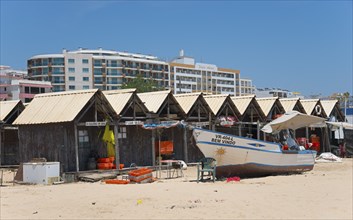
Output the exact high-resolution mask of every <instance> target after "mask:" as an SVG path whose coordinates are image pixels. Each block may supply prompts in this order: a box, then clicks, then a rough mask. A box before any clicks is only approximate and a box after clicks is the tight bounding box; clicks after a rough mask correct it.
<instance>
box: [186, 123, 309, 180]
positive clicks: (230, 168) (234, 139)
mask: <svg viewBox="0 0 353 220" xmlns="http://www.w3.org/2000/svg"><path fill="white" fill-rule="evenodd" d="M193 133H194V138H195V141H196V145H197V146H198V148H199V149H200V150H201V152H202V153H203V154H204V156H205V157H213V158H215V159H216V160H217V168H216V176H217V178H222V177H232V176H240V177H256V176H268V175H279V174H287V173H300V172H304V171H309V170H312V169H313V167H314V163H315V156H316V151H312V150H304V151H288V150H287V151H282V149H281V146H280V145H279V144H278V143H272V142H266V141H260V140H255V139H250V138H244V137H238V136H233V135H229V134H225V133H220V132H213V131H210V130H204V129H197V128H196V129H194V132H193Z"/></svg>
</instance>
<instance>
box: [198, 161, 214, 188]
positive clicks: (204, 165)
mask: <svg viewBox="0 0 353 220" xmlns="http://www.w3.org/2000/svg"><path fill="white" fill-rule="evenodd" d="M216 166H217V161H216V159H214V158H212V157H205V158H202V159H201V160H200V164H198V165H197V182H199V181H200V174H201V181H203V177H204V173H205V172H207V175H208V176H211V177H212V178H213V182H214V181H215V179H216Z"/></svg>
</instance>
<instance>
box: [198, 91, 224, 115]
mask: <svg viewBox="0 0 353 220" xmlns="http://www.w3.org/2000/svg"><path fill="white" fill-rule="evenodd" d="M228 96H229V95H228V94H227V95H224V94H221V95H208V96H204V98H205V100H206V102H207V104H208V105H209V106H210V108H211V110H212V112H213V113H214V114H215V115H216V114H217V113H218V111H219V110H220V109H221V107H222V105H223V103H224V102H225V100H226V99H227V97H228Z"/></svg>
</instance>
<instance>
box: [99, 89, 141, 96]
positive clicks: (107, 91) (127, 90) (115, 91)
mask: <svg viewBox="0 0 353 220" xmlns="http://www.w3.org/2000/svg"><path fill="white" fill-rule="evenodd" d="M133 92H136V89H117V90H106V91H103V94H104V95H113V94H121V93H133Z"/></svg>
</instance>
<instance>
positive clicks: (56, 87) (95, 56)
mask: <svg viewBox="0 0 353 220" xmlns="http://www.w3.org/2000/svg"><path fill="white" fill-rule="evenodd" d="M27 66H28V75H29V76H30V77H31V78H32V79H36V80H48V81H51V82H52V85H53V91H67V90H79V89H92V88H99V89H102V90H114V89H119V88H120V87H121V86H122V85H123V84H124V83H127V82H128V81H130V80H131V79H133V78H135V77H136V76H137V75H141V76H142V77H143V78H145V79H154V80H156V81H157V83H158V86H160V87H164V88H169V87H170V80H169V79H170V72H169V65H168V63H167V62H164V61H161V60H159V59H158V58H157V57H155V56H150V55H142V54H134V53H126V52H118V51H113V50H103V49H102V48H99V49H97V50H89V49H82V48H80V49H79V50H76V51H68V50H63V53H62V54H45V55H37V56H33V57H31V58H30V59H29V60H28V61H27Z"/></svg>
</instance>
